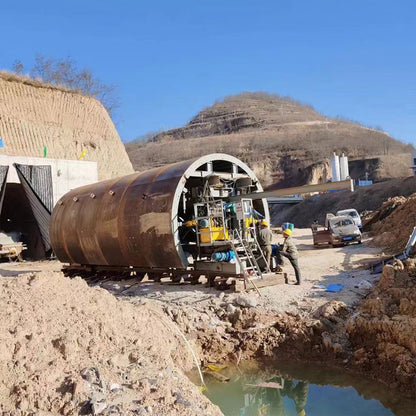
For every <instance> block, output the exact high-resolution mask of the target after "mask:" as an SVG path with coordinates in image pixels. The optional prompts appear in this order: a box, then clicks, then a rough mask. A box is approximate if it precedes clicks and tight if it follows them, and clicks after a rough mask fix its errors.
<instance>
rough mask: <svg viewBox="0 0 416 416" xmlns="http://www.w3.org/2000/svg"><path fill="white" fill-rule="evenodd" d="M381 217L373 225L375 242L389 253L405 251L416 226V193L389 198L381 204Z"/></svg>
mask: <svg viewBox="0 0 416 416" xmlns="http://www.w3.org/2000/svg"><path fill="white" fill-rule="evenodd" d="M379 217H380V218H381V219H380V220H379V221H377V222H375V223H374V224H373V225H372V227H371V231H372V232H373V233H374V234H375V237H374V239H373V243H374V244H376V245H378V246H380V247H383V249H384V250H385V251H386V252H389V253H393V254H395V253H399V252H401V251H403V250H404V248H405V247H406V243H407V241H408V240H409V236H410V234H411V233H412V232H413V228H414V227H415V226H416V194H413V195H411V196H410V197H409V198H403V197H397V198H392V199H389V200H388V201H386V202H385V203H384V204H383V205H382V206H381V209H380V211H379Z"/></svg>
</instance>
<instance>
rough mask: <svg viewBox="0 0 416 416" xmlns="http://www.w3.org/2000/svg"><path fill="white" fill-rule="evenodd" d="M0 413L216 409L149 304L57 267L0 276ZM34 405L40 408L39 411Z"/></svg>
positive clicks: (183, 351)
mask: <svg viewBox="0 0 416 416" xmlns="http://www.w3.org/2000/svg"><path fill="white" fill-rule="evenodd" d="M0 304H1V308H0V349H1V350H0V410H1V412H2V414H10V415H28V414H51V415H56V414H63V415H77V414H91V413H93V414H104V415H110V414H111V415H118V414H157V415H197V414H198V415H218V414H221V412H220V411H219V410H218V409H217V408H216V406H214V405H212V404H211V403H210V402H209V401H208V399H205V398H204V397H202V396H201V395H200V394H199V391H198V388H197V387H196V386H195V385H193V384H192V383H191V382H190V381H189V380H188V379H187V377H186V376H185V375H184V373H183V371H185V370H189V369H191V368H192V357H191V355H190V353H189V351H187V350H186V349H185V348H183V342H182V341H181V340H180V339H179V338H178V337H177V336H176V335H175V333H174V331H173V330H172V329H171V328H170V327H171V326H172V323H170V322H169V320H168V319H166V317H165V316H163V314H162V313H161V312H160V310H159V309H158V308H153V306H152V305H151V304H150V303H148V304H146V305H142V306H141V307H137V306H134V305H132V304H130V303H129V302H125V301H121V300H117V299H116V298H115V297H114V296H113V295H111V294H110V293H108V292H107V291H106V290H103V289H100V288H89V287H88V285H87V283H86V282H85V281H83V280H82V279H81V278H79V277H77V278H75V279H73V280H70V279H68V278H65V277H63V276H62V274H61V273H53V272H40V273H26V274H21V275H18V276H16V277H14V278H2V279H1V280H0ZM39 411H41V413H38V412H39Z"/></svg>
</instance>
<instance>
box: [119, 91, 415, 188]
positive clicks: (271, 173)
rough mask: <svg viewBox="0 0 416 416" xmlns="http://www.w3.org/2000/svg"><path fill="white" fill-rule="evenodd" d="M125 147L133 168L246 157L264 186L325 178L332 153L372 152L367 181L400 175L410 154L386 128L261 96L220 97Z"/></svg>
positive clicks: (360, 154) (358, 154)
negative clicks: (180, 123)
mask: <svg viewBox="0 0 416 416" xmlns="http://www.w3.org/2000/svg"><path fill="white" fill-rule="evenodd" d="M126 149H127V152H128V154H129V156H130V159H131V161H132V163H133V166H134V167H135V169H136V170H144V169H148V168H150V167H154V166H160V165H163V164H166V163H173V162H176V161H179V160H184V159H190V158H193V157H198V156H201V155H204V154H207V153H213V152H224V153H229V154H232V155H234V156H236V157H239V158H240V159H242V160H244V161H245V162H247V163H248V164H249V165H250V166H251V167H252V168H253V169H254V171H255V172H256V174H257V175H258V176H259V177H260V179H261V180H262V182H263V184H264V185H265V186H268V187H272V188H273V187H275V186H290V185H297V184H304V183H316V182H322V181H326V180H327V179H328V178H329V177H330V169H329V160H328V158H329V157H330V156H331V155H332V152H334V151H338V152H345V153H346V154H348V156H349V157H350V159H352V158H356V159H361V158H363V157H367V156H368V155H373V156H375V157H376V159H377V160H378V163H376V164H375V166H376V167H375V168H374V172H372V173H374V177H373V178H374V179H379V178H386V177H395V176H407V175H408V173H409V170H408V164H409V161H408V159H409V157H410V156H409V155H408V153H409V146H406V145H405V144H403V143H401V142H399V141H398V140H395V139H393V138H392V137H390V136H389V135H388V134H387V133H384V132H382V131H379V130H374V129H371V128H368V127H364V126H362V125H359V124H357V123H352V122H348V121H344V120H339V119H332V118H329V117H325V116H323V115H321V114H319V113H318V112H316V111H315V110H314V109H313V108H312V107H310V106H306V105H302V104H300V103H298V102H296V101H294V100H292V99H289V98H282V97H279V96H276V95H269V94H266V93H243V94H239V95H235V96H230V97H227V98H226V99H224V100H223V101H221V102H216V103H215V104H214V105H213V106H211V107H208V108H206V109H204V110H202V111H201V112H200V113H198V115H197V116H196V117H194V118H193V119H192V120H191V121H190V122H189V123H188V124H187V125H186V126H184V127H181V128H176V129H172V130H168V131H165V132H162V133H160V134H158V135H157V136H155V137H154V138H153V139H152V140H151V141H149V142H146V143H143V142H140V141H133V142H130V143H127V144H126ZM403 154H405V155H403ZM380 155H381V156H380ZM386 155H388V156H389V157H393V158H394V163H393V166H394V169H390V170H387V169H386V166H387V163H386V161H385V157H386ZM389 165H391V163H390V164H389ZM392 170H393V171H392Z"/></svg>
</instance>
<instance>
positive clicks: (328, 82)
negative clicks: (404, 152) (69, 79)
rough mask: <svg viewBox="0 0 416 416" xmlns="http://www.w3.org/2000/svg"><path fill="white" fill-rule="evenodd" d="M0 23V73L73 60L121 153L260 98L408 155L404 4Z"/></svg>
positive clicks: (69, 7)
mask: <svg viewBox="0 0 416 416" xmlns="http://www.w3.org/2000/svg"><path fill="white" fill-rule="evenodd" d="M0 15H1V17H2V19H1V22H2V26H1V32H2V34H1V37H0V68H2V69H10V68H11V67H12V65H13V62H14V61H15V60H16V59H19V60H21V61H22V62H23V63H24V64H25V66H26V67H28V68H30V67H31V65H32V64H33V60H34V58H35V56H36V54H37V53H41V54H43V55H45V56H48V57H54V58H66V57H71V58H73V59H74V60H75V61H76V62H77V63H78V65H79V66H80V67H84V66H85V67H87V68H89V69H90V70H92V71H93V73H94V74H96V76H97V77H98V78H100V79H101V80H102V81H103V82H105V83H108V84H116V85H117V86H118V95H119V98H120V103H121V107H120V108H119V109H118V111H117V114H116V117H115V120H116V124H117V128H118V131H119V133H120V136H121V138H122V139H123V140H124V141H129V140H132V139H134V138H136V137H138V136H140V135H143V134H145V133H146V132H149V131H156V130H160V129H168V128H172V127H176V126H181V125H183V124H185V123H186V122H187V121H189V120H190V119H191V118H192V117H193V116H194V115H196V114H197V113H198V111H200V110H201V109H202V108H204V107H206V106H209V105H211V104H212V103H213V102H214V101H215V100H217V99H221V98H223V97H225V96H227V95H229V94H235V93H239V92H242V91H267V92H270V93H277V94H280V95H290V96H291V97H293V98H295V99H298V100H300V101H302V102H305V103H308V104H311V105H313V106H314V107H315V108H316V109H317V110H318V111H320V112H322V113H323V114H325V115H328V116H343V117H345V118H348V119H352V120H357V121H360V122H362V123H364V124H365V125H368V126H371V127H382V128H383V129H384V130H385V131H387V132H388V133H390V134H391V135H392V136H393V137H395V138H398V139H400V140H402V141H404V142H406V143H413V144H416V2H412V1H400V0H398V1H395V2H393V1H383V0H378V1H366V0H348V1H347V0H344V1H341V0H338V1H335V0H298V1H290V0H286V1H280V0H264V1H261V0H257V1H253V0H251V1H245V0H239V1H234V0H229V1H227V0H223V1H217V0H210V1H202V0H193V1H182V0H177V1H161V0H153V1H151V2H150V1H139V0H137V1H132V0H130V1H128V0H119V1H117V2H114V1H106V0H100V1H98V0H88V1H85V0H84V1H80V0H74V1H71V0H68V1H66V2H60V1H56V0H54V1H43V0H39V1H37V2H33V1H26V0H21V1H18V2H2V3H1V5H0Z"/></svg>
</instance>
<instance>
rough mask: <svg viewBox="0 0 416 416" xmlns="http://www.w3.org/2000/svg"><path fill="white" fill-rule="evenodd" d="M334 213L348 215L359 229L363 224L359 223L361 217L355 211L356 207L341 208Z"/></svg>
mask: <svg viewBox="0 0 416 416" xmlns="http://www.w3.org/2000/svg"><path fill="white" fill-rule="evenodd" d="M336 215H337V216H338V217H339V216H343V215H349V216H350V217H351V218H352V219H353V221H354V224H355V225H356V226H357V227H358V228H359V229H360V230H361V229H362V228H363V225H362V223H361V217H360V214H359V213H358V212H357V210H356V209H354V208H350V209H343V210H341V211H337V213H336Z"/></svg>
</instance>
